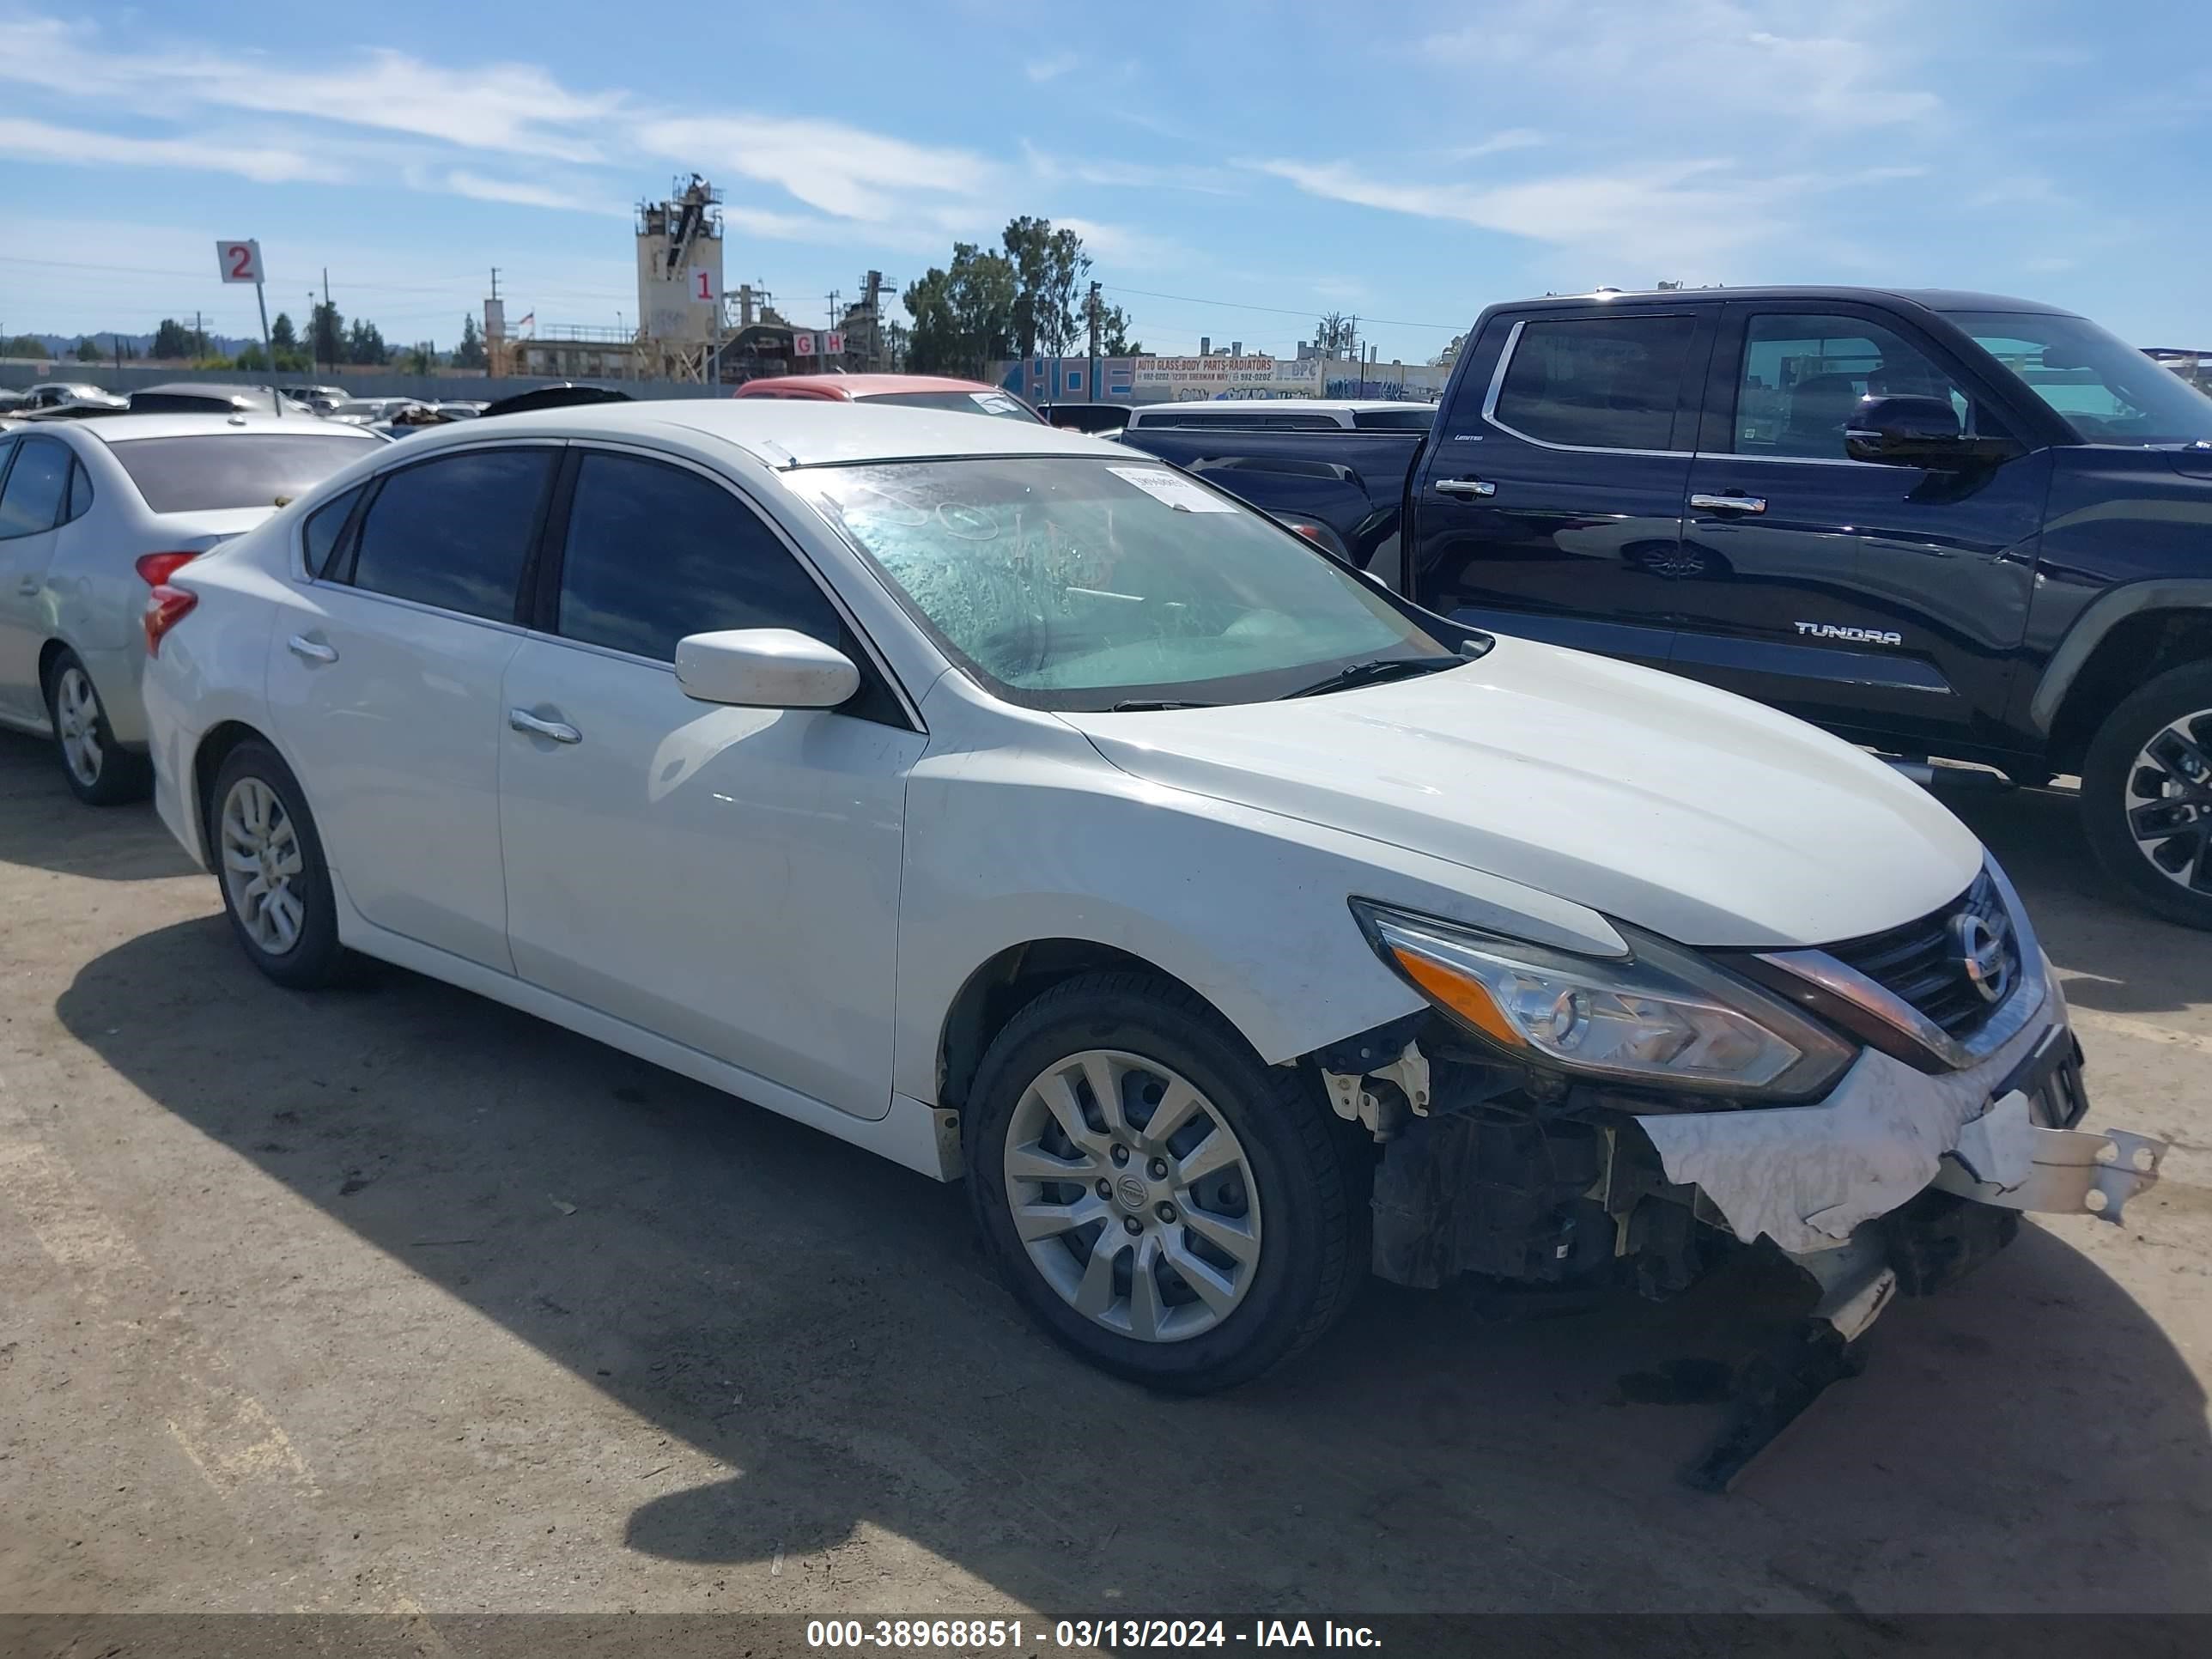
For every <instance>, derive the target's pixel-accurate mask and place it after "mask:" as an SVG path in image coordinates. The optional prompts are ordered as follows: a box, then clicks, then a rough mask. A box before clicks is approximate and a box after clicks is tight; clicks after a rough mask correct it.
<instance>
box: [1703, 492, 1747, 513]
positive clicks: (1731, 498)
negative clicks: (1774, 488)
mask: <svg viewBox="0 0 2212 1659" xmlns="http://www.w3.org/2000/svg"><path fill="white" fill-rule="evenodd" d="M1690 505H1691V506H1692V507H1697V508H1699V509H1700V510H1701V511H1703V512H1706V513H1764V512H1765V511H1766V497H1765V496H1764V495H1692V496H1691V497H1690Z"/></svg>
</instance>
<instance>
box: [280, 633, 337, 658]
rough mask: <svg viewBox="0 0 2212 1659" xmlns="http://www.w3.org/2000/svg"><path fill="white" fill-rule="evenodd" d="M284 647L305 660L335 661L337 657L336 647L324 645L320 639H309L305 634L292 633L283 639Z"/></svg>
mask: <svg viewBox="0 0 2212 1659" xmlns="http://www.w3.org/2000/svg"><path fill="white" fill-rule="evenodd" d="M284 648H285V649H286V650H287V651H289V652H290V653H292V654H293V655H294V656H295V657H298V658H301V659H303V660H305V661H307V662H336V661H337V659H338V653H337V649H336V647H331V646H327V645H325V644H324V643H323V642H322V641H320V640H311V639H309V638H308V637H307V635H305V634H295V635H292V637H291V638H290V639H289V640H287V641H284Z"/></svg>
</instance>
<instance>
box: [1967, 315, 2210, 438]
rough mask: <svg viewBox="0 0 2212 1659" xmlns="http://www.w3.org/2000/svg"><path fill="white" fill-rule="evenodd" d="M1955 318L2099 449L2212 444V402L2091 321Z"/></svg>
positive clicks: (2048, 317)
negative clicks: (2102, 445) (2207, 442)
mask: <svg viewBox="0 0 2212 1659" xmlns="http://www.w3.org/2000/svg"><path fill="white" fill-rule="evenodd" d="M1951 320H1952V321H1953V322H1954V323H1956V324H1957V325H1959V326H1960V328H1962V329H1964V330H1966V332H1967V333H1968V334H1969V335H1971V336H1972V337H1973V340H1974V343H1976V344H1977V345H1978V346H1980V347H1981V348H1982V349H1983V350H1984V351H1986V352H1988V353H1989V354H1990V356H1993V357H1995V358H1996V360H1997V361H1998V362H2001V363H2002V364H2003V365H2004V366H2005V367H2006V368H2008V369H2010V370H2011V371H2012V372H2013V373H2014V374H2016V375H2018V376H2019V377H2020V378H2021V380H2024V381H2026V382H2027V388H2028V390H2029V391H2031V392H2034V393H2035V395H2036V396H2037V397H2039V398H2042V399H2043V401H2044V402H2045V404H2049V405H2050V406H2051V408H2052V409H2054V410H2057V412H2058V413H2059V414H2060V415H2062V416H2064V417H2065V419H2066V421H2067V422H2068V423H2069V425H2071V426H2072V427H2073V428H2074V429H2075V431H2077V432H2079V433H2080V434H2081V436H2082V437H2083V438H2085V439H2087V441H2089V442H2091V443H2093V444H2187V443H2197V442H2199V441H2205V440H2212V398H2207V397H2206V396H2205V395H2204V394H2203V392H2199V391H2197V389H2196V388H2195V387H2194V386H2191V385H2189V384H2188V382H2186V381H2185V380H2182V379H2181V378H2180V377H2179V375H2177V374H2174V373H2173V372H2172V370H2171V369H2166V368H2160V366H2159V365H2158V364H2156V363H2154V362H2152V361H2151V360H2150V359H2149V358H2148V357H2146V356H2143V355H2142V353H2141V352H2140V351H2137V350H2136V349H2135V348H2134V347H2133V346H2131V345H2130V344H2128V343H2127V342H2125V341H2124V340H2122V339H2121V338H2119V337H2118V336H2117V335H2113V334H2108V333H2106V331H2104V330H2103V329H2101V328H2099V327H2098V326H2097V325H2095V324H2094V323H2093V322H2090V321H2088V320H2087V319H2085V318H2081V317H2067V316H2062V315H2059V314H2057V313H2050V312H1996V311H1962V312H1956V313H1953V314H1952V317H1951Z"/></svg>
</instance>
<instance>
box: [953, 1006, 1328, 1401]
mask: <svg viewBox="0 0 2212 1659" xmlns="http://www.w3.org/2000/svg"><path fill="white" fill-rule="evenodd" d="M963 1116H964V1118H965V1124H964V1139H965V1141H966V1148H965V1150H966V1152H967V1163H968V1188H969V1200H970V1202H971V1204H972V1205H973V1206H974V1209H975V1219H976V1223H977V1225H978V1226H979V1227H980V1228H981V1231H982V1234H983V1237H984V1239H985V1241H986V1243H987V1245H988V1247H989V1249H990V1250H991V1253H992V1255H993V1256H994V1258H995V1259H996V1261H997V1262H998V1265H999V1267H1000V1271H1001V1273H1003V1274H1004V1275H1005V1277H1006V1281H1007V1283H1008V1285H1010V1287H1011V1288H1012V1290H1013V1291H1014V1294H1015V1295H1016V1296H1017V1297H1019V1298H1020V1300H1021V1301H1022V1302H1023V1304H1024V1305H1025V1306H1027V1307H1028V1309H1029V1310H1030V1313H1031V1314H1032V1315H1034V1316H1036V1319H1037V1320H1038V1322H1040V1323H1042V1325H1043V1326H1044V1328H1045V1329H1046V1330H1047V1331H1048V1332H1049V1333H1050V1334H1052V1336H1053V1337H1054V1338H1055V1339H1056V1340H1059V1341H1060V1343H1061V1344H1063V1345H1064V1346H1066V1347H1068V1348H1071V1349H1073V1351H1074V1352H1077V1353H1078V1354H1080V1355H1081V1356H1082V1357H1083V1358H1085V1359H1088V1360H1089V1361H1091V1363H1092V1364H1095V1365H1098V1366H1100V1367H1102V1368H1103V1369H1104V1370H1109V1371H1111V1372H1113V1373H1115V1375H1116V1376H1124V1377H1127V1378H1128V1379H1130V1380H1131V1381H1133V1382H1137V1383H1146V1384H1147V1385H1149V1386H1151V1387H1153V1388H1157V1389H1167V1390H1170V1391H1173V1392H1175V1393H1178V1394H1205V1393H1210V1392H1212V1391H1213V1390H1215V1389H1225V1388H1230V1387H1232V1386H1234V1385H1236V1384H1237V1383H1244V1382H1248V1381H1249V1380H1250V1379H1251V1378H1253V1377H1255V1376H1259V1375H1260V1374H1261V1372H1263V1371H1265V1370H1268V1369H1269V1368H1270V1367H1271V1366H1273V1365H1275V1364H1279V1362H1280V1361H1282V1360H1283V1359H1285V1358H1288V1357H1289V1356H1290V1355H1291V1354H1293V1353H1295V1352H1297V1351H1298V1350H1299V1349H1301V1348H1303V1347H1304V1346H1306V1345H1307V1344H1309V1343H1310V1342H1312V1341H1314V1340H1316V1338H1318V1337H1319V1336H1320V1335H1321V1334H1322V1333H1323V1332H1325V1331H1326V1330H1328V1328H1329V1327H1330V1326H1331V1325H1332V1324H1334V1322H1336V1320H1337V1318H1338V1317H1339V1316H1340V1315H1341V1314H1342V1313H1343V1311H1344V1310H1345V1309H1346V1307H1347V1306H1348V1305H1349V1304H1350V1303H1351V1300H1352V1296H1353V1294H1354V1293H1355V1292H1356V1291H1357V1290H1358V1286H1359V1285H1360V1283H1361V1282H1362V1280H1363V1279H1364V1277H1365V1270H1366V1259H1365V1254H1364V1253H1365V1248H1366V1246H1365V1237H1366V1235H1365V1229H1364V1223H1365V1220H1366V1213H1367V1211H1366V1200H1365V1195H1364V1191H1360V1190H1358V1172H1357V1166H1356V1162H1355V1159H1354V1158H1352V1157H1349V1156H1347V1152H1349V1151H1350V1149H1349V1148H1347V1147H1346V1146H1345V1144H1344V1142H1343V1139H1342V1137H1341V1136H1340V1133H1338V1130H1339V1126H1338V1124H1337V1122H1336V1120H1335V1119H1334V1117H1333V1116H1332V1115H1330V1113H1329V1110H1328V1105H1327V1103H1325V1102H1324V1101H1323V1100H1322V1098H1321V1097H1320V1095H1319V1092H1318V1091H1317V1090H1316V1089H1314V1088H1313V1087H1312V1086H1311V1082H1310V1079H1306V1078H1304V1076H1302V1074H1301V1073H1298V1072H1297V1071H1296V1070H1294V1069H1291V1068H1285V1067H1282V1066H1265V1065H1262V1064H1261V1061H1260V1060H1259V1057H1258V1056H1257V1055H1255V1054H1253V1053H1252V1051H1251V1049H1250V1048H1249V1046H1248V1045H1247V1044H1246V1043H1245V1042H1244V1041H1243V1038H1241V1037H1240V1036H1237V1033H1236V1031H1235V1030H1232V1029H1231V1028H1230V1027H1229V1026H1228V1025H1227V1024H1225V1023H1224V1022H1223V1021H1222V1020H1221V1018H1220V1017H1219V1016H1218V1015H1217V1014H1215V1013H1214V1012H1212V1010H1211V1009H1210V1008H1208V1007H1206V1005H1205V1004H1204V1003H1202V1002H1201V1001H1200V1000H1198V999H1197V998H1196V997H1194V996H1193V995H1192V994H1190V993H1189V992H1188V991H1185V990H1182V989H1181V988H1179V987H1175V986H1171V985H1168V984H1165V983H1164V982H1162V981H1158V980H1155V979H1152V978H1150V977H1147V976H1146V975H1141V974H1130V973H1102V974H1091V975H1082V976H1080V977H1079V978H1076V979H1073V980H1070V981H1066V982H1065V983H1063V984H1061V985H1059V986H1056V987H1054V988H1053V989H1052V990H1050V991H1048V992H1047V993H1045V994H1044V995H1042V996H1041V997H1039V998H1038V999H1037V1000H1036V1001H1034V1002H1032V1003H1031V1004H1030V1006H1028V1007H1027V1008H1025V1009H1024V1010H1023V1011H1022V1012H1020V1013H1018V1015H1016V1016H1015V1017H1014V1018H1013V1019H1012V1021H1011V1022H1010V1023H1009V1024H1007V1026H1006V1029H1005V1030H1003V1031H1001V1032H1000V1034H999V1036H998V1038H997V1040H996V1041H994V1042H993V1043H992V1044H991V1047H990V1049H989V1051H988V1052H987V1054H985V1055H984V1058H983V1063H982V1066H981V1069H980V1070H979V1072H978V1073H977V1074H976V1079H975V1086H974V1088H973V1089H972V1090H971V1091H970V1092H969V1109H968V1110H967V1112H966V1113H965V1114H963Z"/></svg>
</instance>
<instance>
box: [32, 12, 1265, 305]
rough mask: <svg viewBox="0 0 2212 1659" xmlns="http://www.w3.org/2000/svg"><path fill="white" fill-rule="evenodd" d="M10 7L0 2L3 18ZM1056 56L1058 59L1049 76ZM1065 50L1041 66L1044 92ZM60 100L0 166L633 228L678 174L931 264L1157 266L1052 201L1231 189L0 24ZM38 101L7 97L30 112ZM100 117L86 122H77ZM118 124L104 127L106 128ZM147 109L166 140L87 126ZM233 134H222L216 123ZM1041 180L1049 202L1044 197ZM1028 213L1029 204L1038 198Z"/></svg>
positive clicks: (799, 230)
mask: <svg viewBox="0 0 2212 1659" xmlns="http://www.w3.org/2000/svg"><path fill="white" fill-rule="evenodd" d="M4 3H5V0H0V4H4ZM1063 58H1064V59H1065V61H1064V62H1063ZM1078 63H1079V59H1078V58H1076V57H1075V55H1074V54H1073V53H1070V54H1063V56H1062V58H1050V59H1044V60H1041V61H1040V64H1038V66H1037V67H1039V68H1040V69H1041V70H1047V71H1049V74H1048V76H1047V78H1050V76H1057V75H1059V74H1062V73H1065V72H1066V71H1067V70H1071V69H1073V68H1074V67H1076V66H1077V64H1078ZM9 82H13V83H14V84H15V86H16V87H17V88H34V89H39V90H40V91H43V92H49V93H53V94H59V95H60V97H61V99H62V100H65V102H66V104H67V106H68V107H69V109H70V112H71V114H70V117H69V119H70V122H71V125H68V126H63V125H52V124H49V123H46V122H41V121H40V120H37V119H35V118H32V117H33V113H34V110H24V111H23V112H22V114H21V116H20V117H19V116H17V115H16V114H15V112H14V111H11V112H10V114H9V117H8V118H0V154H10V155H20V156H22V157H25V158H27V159H32V160H37V161H64V162H77V163H106V164H112V165H117V166H124V167H153V166H161V167H196V168H202V169H207V170H211V171H217V172H227V173H235V174H238V175H240V176H242V177H246V178H250V179H257V180H261V181H264V182H283V181H286V180H291V179H318V180H336V179H349V180H351V181H354V182H357V183H361V184H363V185H377V184H382V185H387V186H392V187H399V188H404V189H408V190H414V191H428V192H435V193H441V194H447V195H452V196H458V197H465V198H466V199H469V200H471V201H479V202H489V203H496V204H504V205H507V206H509V207H520V208H532V209H538V210H546V211H559V212H566V213H583V214H589V215H594V216H604V217H614V216H623V215H626V214H627V213H628V212H629V207H628V205H627V201H628V192H629V191H630V190H632V189H634V188H635V185H636V182H637V180H638V179H639V177H640V176H641V174H642V175H645V176H648V177H649V176H651V175H652V174H653V173H659V171H660V167H661V164H662V163H664V162H665V163H671V164H674V165H675V166H678V167H683V168H684V169H686V170H689V169H690V168H693V167H698V168H701V169H702V170H703V171H704V172H706V173H708V176H709V177H712V178H713V179H715V180H716V181H717V182H718V183H720V184H721V185H724V187H725V190H726V194H727V197H728V200H727V202H726V205H725V207H724V211H723V219H724V222H725V224H726V226H727V227H728V228H729V229H730V232H731V234H732V235H734V236H744V237H747V238H751V239H757V240H775V241H790V242H802V243H813V244H817V245H823V246H844V247H856V248H859V247H865V248H866V249H867V250H868V251H869V252H871V253H872V255H874V256H875V257H878V258H880V257H883V256H884V255H887V254H888V255H891V256H894V257H899V258H914V259H923V258H934V259H940V260H941V259H942V258H944V257H945V251H946V245H947V244H948V243H949V242H951V241H952V240H974V241H980V242H984V243H986V244H994V243H995V241H996V240H997V235H998V230H999V227H1000V226H1001V225H1003V224H1004V223H1005V222H1006V220H1007V219H1008V218H1009V217H1010V216H1012V213H1014V212H1018V211H1030V212H1035V211H1039V210H1042V211H1044V212H1046V213H1048V215H1049V216H1052V217H1053V218H1054V219H1055V220H1056V221H1060V222H1073V223H1075V224H1076V225H1077V226H1078V227H1079V229H1080V230H1081V231H1082V233H1083V234H1084V235H1085V240H1087V241H1089V242H1090V243H1091V246H1092V248H1093V251H1094V252H1095V253H1096V254H1097V257H1099V258H1102V259H1106V260H1109V261H1112V262H1114V263H1116V264H1128V265H1158V264H1165V263H1170V262H1173V261H1176V260H1178V259H1181V258H1184V257H1185V251H1184V250H1182V249H1181V248H1179V247H1177V246H1176V245H1174V244H1173V243H1171V242H1170V241H1168V240H1165V239H1164V238H1162V237H1159V236H1157V235H1153V234H1148V233H1146V232H1143V231H1139V230H1136V229H1133V228H1130V227H1128V226H1126V225H1122V224H1118V223H1113V222H1105V221H1103V220H1087V219H1086V220H1076V221H1070V220H1068V219H1067V217H1066V215H1064V214H1063V213H1061V212H1060V211H1058V210H1059V209H1060V207H1061V205H1062V203H1061V202H1060V201H1059V200H1055V199H1054V197H1063V196H1065V195H1066V193H1067V191H1066V187H1069V186H1077V185H1091V186H1097V187H1101V188H1108V189H1113V188H1120V189H1129V190H1138V191H1158V190H1163V189H1176V190H1183V191H1205V192H1212V193H1220V194H1233V193H1235V192H1236V187H1237V180H1236V179H1234V177H1233V176H1232V175H1231V174H1229V173H1225V172H1224V171H1223V170H1221V169H1218V168H1211V167H1197V166H1170V167H1144V166H1137V165H1133V164H1128V163H1122V162H1119V161H1115V160H1113V159H1111V158H1103V157H1095V156H1085V157H1082V158H1079V159H1073V160H1067V159H1062V158H1059V157H1052V156H1046V155H1042V154H1040V153H1038V152H1036V151H1035V150H1033V149H1030V148H1029V147H1028V146H1026V145H1024V147H1023V148H1024V152H1025V155H1024V156H1006V155H988V154H984V153H980V152H978V151H976V150H973V149H967V148H964V147H961V146H957V145H942V144H933V143H918V142H914V141H910V140H907V139H903V138H900V137H892V136H890V135H889V134H886V133H883V132H878V131H870V130H868V129H867V128H865V127H862V126H857V125H852V124H849V123H847V122H842V121H839V120H835V119H829V118H808V117H794V116H784V115H776V114H767V113H757V112H747V111H730V110H727V109H722V110H718V111H715V112H713V113H702V112H686V110H685V107H684V102H683V101H682V100H681V97H680V96H678V97H676V98H671V97H668V96H665V95H663V94H654V95H653V97H651V98H647V96H646V95H645V94H643V93H641V92H638V91H632V90H628V89H624V88H611V89H608V90H604V91H596V92H586V91H582V90H579V89H577V88H574V87H572V86H569V85H568V84H567V83H565V82H562V80H561V79H559V78H558V77H556V76H554V75H553V74H551V73H550V71H549V70H546V69H544V67H542V66H539V65H537V64H528V63H513V62H510V63H494V64H460V65H453V64H435V63H430V62H426V61H424V60H422V59H421V58H416V57H413V56H410V55H409V54H406V53H404V52H397V51H392V50H372V51H368V52H354V53H341V54H337V55H336V56H335V57H331V56H325V58H319V59H318V60H316V61H313V62H305V61H301V59H299V58H295V57H288V58H283V59H279V58H276V57H274V56H272V55H270V54H266V53H263V52H253V51H234V52H219V51H216V50H214V49H211V48H210V47H208V46H204V45H202V44H197V43H191V42H183V41H178V42H164V41H161V40H159V39H155V38H147V37H145V36H144V35H143V34H140V35H134V36H132V37H131V38H130V39H128V40H126V39H125V37H124V36H123V35H122V34H121V33H119V32H118V31H116V30H113V29H108V30H105V31H103V30H101V29H100V28H98V27H95V26H94V25H92V24H88V23H78V22H73V21H71V22H64V21H59V20H57V19H54V18H41V17H23V16H17V17H12V18H0V86H5V85H7V84H8V83H9ZM36 96H37V94H36V93H34V94H33V97H32V99H31V100H25V99H23V98H21V97H17V98H15V99H14V100H0V107H5V106H6V104H7V103H8V102H9V101H13V102H14V103H15V106H16V109H17V110H23V106H24V104H25V103H26V102H27V101H29V102H32V103H33V104H35V100H36ZM79 111H88V112H94V113H88V114H79V113H76V112H79ZM111 111H113V112H129V113H128V114H126V115H119V116H118V115H111V114H109V113H107V112H111ZM147 111H158V112H160V115H159V118H160V119H161V121H162V122H163V123H164V124H165V125H167V127H168V131H166V132H163V133H161V134H159V135H152V134H145V135H142V134H139V133H137V132H135V131H134V132H131V133H117V132H102V131H93V130H91V129H90V128H89V127H88V126H87V125H84V124H85V123H89V122H94V121H97V122H99V123H100V124H102V125H112V124H114V123H115V122H117V121H118V120H127V119H133V118H136V117H137V114H138V112H147ZM224 120H228V121H230V122H232V123H234V124H235V125H238V126H239V128H240V131H237V132H223V133H222V135H221V136H220V137H216V136H215V134H214V133H213V132H212V131H210V129H211V128H213V127H216V126H217V125H219V124H220V123H222V121H224ZM1040 186H1042V187H1044V188H1042V190H1041V189H1040ZM1041 198H1042V199H1041Z"/></svg>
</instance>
